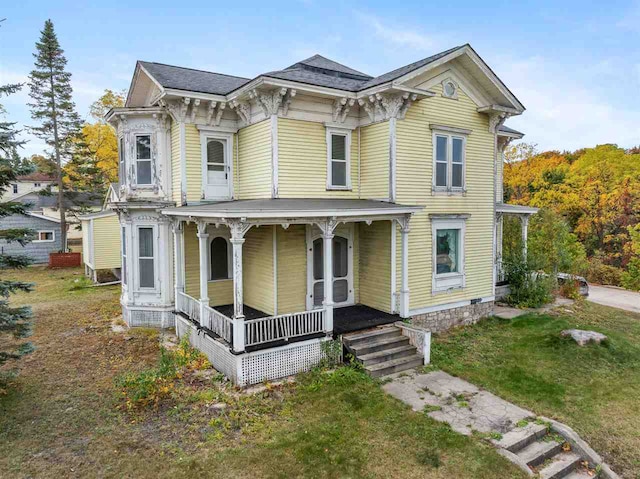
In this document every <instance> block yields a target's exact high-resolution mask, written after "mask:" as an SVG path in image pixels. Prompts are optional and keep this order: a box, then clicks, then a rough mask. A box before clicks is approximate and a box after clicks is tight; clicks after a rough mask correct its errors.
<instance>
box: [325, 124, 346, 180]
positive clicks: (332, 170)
mask: <svg viewBox="0 0 640 479" xmlns="http://www.w3.org/2000/svg"><path fill="white" fill-rule="evenodd" d="M350 145H351V132H350V131H343V130H332V129H327V189H342V190H347V189H350V188H351V175H350V174H349V170H350V168H351V165H350V164H351V158H350V151H349V150H350Z"/></svg>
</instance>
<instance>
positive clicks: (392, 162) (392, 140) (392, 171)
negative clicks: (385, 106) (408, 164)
mask: <svg viewBox="0 0 640 479" xmlns="http://www.w3.org/2000/svg"><path fill="white" fill-rule="evenodd" d="M396 160H397V147H396V118H395V117H394V118H390V119H389V201H390V202H391V203H395V201H396V177H397V172H396V163H397V161H396Z"/></svg>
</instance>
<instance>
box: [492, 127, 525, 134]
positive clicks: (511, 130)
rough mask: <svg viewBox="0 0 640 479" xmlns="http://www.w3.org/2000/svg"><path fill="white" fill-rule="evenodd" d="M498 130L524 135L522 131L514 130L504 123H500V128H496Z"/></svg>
mask: <svg viewBox="0 0 640 479" xmlns="http://www.w3.org/2000/svg"><path fill="white" fill-rule="evenodd" d="M498 131H502V132H504V133H511V134H512V135H520V136H524V133H522V132H521V131H518V130H514V129H513V128H509V127H508V126H505V125H502V126H501V127H500V128H498Z"/></svg>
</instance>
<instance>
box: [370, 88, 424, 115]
mask: <svg viewBox="0 0 640 479" xmlns="http://www.w3.org/2000/svg"><path fill="white" fill-rule="evenodd" d="M417 98H418V95H417V94H415V93H408V92H404V93H394V94H382V93H377V94H376V95H369V97H367V98H361V99H359V100H358V104H359V105H360V106H361V107H363V108H364V110H365V111H366V112H367V115H369V119H370V120H371V121H376V119H378V120H389V119H391V118H398V119H400V120H402V119H403V118H404V117H405V115H406V114H407V110H408V109H409V107H410V106H411V104H412V103H413V102H414V101H416V99H417Z"/></svg>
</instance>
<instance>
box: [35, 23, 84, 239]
mask: <svg viewBox="0 0 640 479" xmlns="http://www.w3.org/2000/svg"><path fill="white" fill-rule="evenodd" d="M33 56H34V57H35V59H36V61H35V69H34V70H33V71H32V72H31V74H30V75H29V88H30V93H29V96H30V97H31V99H32V100H33V103H29V106H30V107H31V117H32V118H33V119H34V120H36V121H39V122H40V126H37V127H32V128H31V130H32V131H33V133H34V134H35V135H36V136H37V137H38V138H41V139H43V140H45V142H46V143H47V145H48V146H49V147H50V148H51V150H52V151H51V154H52V156H53V159H54V160H55V164H56V174H57V180H58V181H57V183H58V210H59V212H60V229H61V240H62V248H63V249H64V248H66V244H67V222H66V217H65V214H66V211H65V210H66V208H65V201H64V189H65V185H64V181H63V163H64V162H66V161H68V160H70V159H71V156H72V154H73V150H74V147H75V143H76V140H77V138H78V136H79V134H80V125H81V122H80V117H79V115H78V114H77V113H76V111H75V104H74V103H73V100H72V98H71V95H72V88H71V73H69V72H67V71H65V66H66V64H67V59H66V58H65V56H64V51H63V50H62V48H60V43H59V42H58V38H57V37H56V34H55V32H54V30H53V22H51V20H47V21H46V22H45V24H44V30H42V32H41V36H40V41H39V42H36V53H34V55H33Z"/></svg>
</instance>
